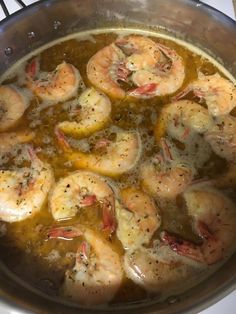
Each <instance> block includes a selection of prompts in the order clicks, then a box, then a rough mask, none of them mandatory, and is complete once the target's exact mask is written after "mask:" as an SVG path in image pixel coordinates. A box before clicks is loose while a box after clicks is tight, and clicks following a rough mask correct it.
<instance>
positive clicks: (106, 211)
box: [102, 202, 116, 234]
mask: <svg viewBox="0 0 236 314" xmlns="http://www.w3.org/2000/svg"><path fill="white" fill-rule="evenodd" d="M102 220H103V230H104V231H108V232H109V233H110V234H112V233H113V232H114V231H115V230H116V219H115V215H114V212H113V210H112V208H111V205H110V203H108V202H104V204H103V207H102Z"/></svg>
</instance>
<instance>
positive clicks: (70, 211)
mask: <svg viewBox="0 0 236 314" xmlns="http://www.w3.org/2000/svg"><path fill="white" fill-rule="evenodd" d="M114 202H115V198H114V192H113V190H112V188H111V187H110V186H109V184H108V183H107V182H105V179H104V178H103V177H101V176H99V175H97V174H95V173H92V172H87V171H76V172H74V173H72V174H70V175H68V176H66V177H65V178H62V179H60V180H59V182H57V184H56V185H55V187H54V189H53V191H52V193H51V197H50V201H49V205H50V210H51V213H52V215H53V218H54V219H56V220H60V219H68V218H71V217H73V216H75V215H76V214H77V213H78V211H79V209H80V208H82V207H87V206H91V205H93V204H97V203H99V204H101V208H102V211H103V218H104V228H108V227H109V228H110V229H112V231H113V230H114V227H115V221H114V220H115V219H114V210H115V209H114V206H115V204H114ZM108 216H109V217H110V219H109V220H107V219H106V217H108ZM106 221H110V226H108V225H106Z"/></svg>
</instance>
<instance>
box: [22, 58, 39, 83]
mask: <svg viewBox="0 0 236 314" xmlns="http://www.w3.org/2000/svg"><path fill="white" fill-rule="evenodd" d="M38 71H39V59H38V58H34V59H33V60H31V62H30V63H29V64H27V66H26V69H25V73H26V76H27V78H28V79H34V78H35V77H36V75H37V73H38Z"/></svg>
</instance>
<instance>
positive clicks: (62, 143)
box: [55, 128, 71, 152]
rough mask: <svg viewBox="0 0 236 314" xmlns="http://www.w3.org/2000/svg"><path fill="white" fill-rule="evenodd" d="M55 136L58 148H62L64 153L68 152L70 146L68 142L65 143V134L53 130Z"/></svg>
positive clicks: (56, 129)
mask: <svg viewBox="0 0 236 314" xmlns="http://www.w3.org/2000/svg"><path fill="white" fill-rule="evenodd" d="M55 136H56V139H57V142H58V145H59V147H60V148H62V150H63V151H64V152H70V151H71V146H70V144H69V142H68V141H67V139H66V137H65V134H64V133H63V132H62V131H61V130H59V129H58V128H55Z"/></svg>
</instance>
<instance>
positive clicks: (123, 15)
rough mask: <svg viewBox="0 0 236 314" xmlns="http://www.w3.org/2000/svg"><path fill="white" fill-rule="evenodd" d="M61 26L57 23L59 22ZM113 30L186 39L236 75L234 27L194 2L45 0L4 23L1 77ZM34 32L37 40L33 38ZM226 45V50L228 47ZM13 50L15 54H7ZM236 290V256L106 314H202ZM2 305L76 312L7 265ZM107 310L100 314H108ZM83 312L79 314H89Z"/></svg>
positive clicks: (0, 285)
mask: <svg viewBox="0 0 236 314" xmlns="http://www.w3.org/2000/svg"><path fill="white" fill-rule="evenodd" d="M58 22H59V23H58ZM101 27H102V28H106V27H108V28H111V27H121V28H124V27H135V28H141V29H149V30H159V31H161V32H164V33H168V34H171V35H173V36H175V37H177V38H181V39H184V40H186V41H188V42H190V43H193V44H194V45H195V46H198V47H200V48H201V49H203V50H205V51H206V52H207V53H208V54H210V55H212V56H213V57H216V58H217V59H218V61H220V62H221V63H222V64H223V65H224V66H225V67H226V68H227V69H228V70H229V71H230V72H231V73H232V74H233V75H234V76H236V62H235V51H236V27H235V23H234V21H232V20H230V19H229V18H227V17H226V16H224V15H223V14H221V13H220V12H218V11H216V10H213V9H211V8H209V7H207V6H205V5H202V4H199V2H198V1H190V0H178V1H177V0H176V1H173V0H129V1H128V0H126V1H125V0H86V1H84V0H67V1H64V0H46V1H42V2H40V3H37V4H35V5H33V6H30V7H29V8H28V9H27V10H25V11H21V12H19V13H17V14H15V15H13V16H12V17H11V18H10V19H8V20H6V21H3V22H2V23H1V24H0V54H1V64H0V74H2V73H4V71H5V70H6V69H8V68H9V67H10V66H11V65H12V64H14V63H15V62H16V61H17V60H19V59H21V58H22V57H23V56H25V55H26V54H28V53H29V52H32V51H33V50H34V49H36V48H38V47H40V46H42V45H44V44H46V43H48V42H50V41H52V40H55V39H57V38H60V37H62V36H65V35H67V34H71V33H74V32H78V31H84V30H90V29H96V28H101ZM32 32H34V34H35V37H32V36H30V35H29V33H32ZM226 45H227V48H226ZM8 47H10V48H11V49H12V53H11V54H10V55H9V54H7V55H6V53H5V49H6V48H8ZM235 287H236V255H234V256H233V257H232V258H231V259H230V260H229V261H228V262H227V263H226V264H225V265H224V266H223V267H222V268H221V269H220V270H219V271H218V272H217V273H215V274H214V275H213V276H212V277H211V278H209V279H208V280H206V281H205V282H203V283H202V284H200V285H198V286H197V287H195V288H193V289H192V290H190V291H188V292H187V293H185V294H184V295H183V296H180V297H179V298H178V299H175V298H173V299H170V300H169V302H166V303H162V304H155V302H154V303H152V304H151V303H150V304H148V303H141V304H133V305H129V306H126V307H125V308H123V307H116V308H112V309H107V311H110V312H112V313H115V312H120V313H124V314H125V313H154V312H155V313H184V312H189V313H193V312H198V311H199V310H201V309H203V308H205V307H207V306H209V305H210V304H212V303H214V302H216V301H217V300H219V299H220V298H222V297H224V296H225V295H226V294H227V293H229V292H230V291H232V290H233V289H234V288H235ZM0 289H1V295H2V297H3V301H2V302H5V303H7V304H8V305H9V306H10V307H20V308H24V309H28V310H31V311H33V312H34V313H37V312H40V313H52V312H54V313H68V312H70V313H78V309H75V308H73V307H70V310H68V307H67V306H66V305H62V304H58V303H56V302H54V301H53V300H52V299H46V297H45V296H42V295H41V294H40V293H39V292H36V291H32V290H30V288H29V287H26V285H25V284H23V283H21V282H20V281H19V280H18V279H16V278H14V275H13V274H11V273H9V272H8V271H7V270H6V269H5V268H4V266H2V267H1V270H0ZM104 311H105V310H104V309H100V310H99V309H97V310H96V312H100V313H104ZM89 312H90V311H89V310H86V309H81V310H80V311H79V313H89ZM93 312H94V311H93Z"/></svg>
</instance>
